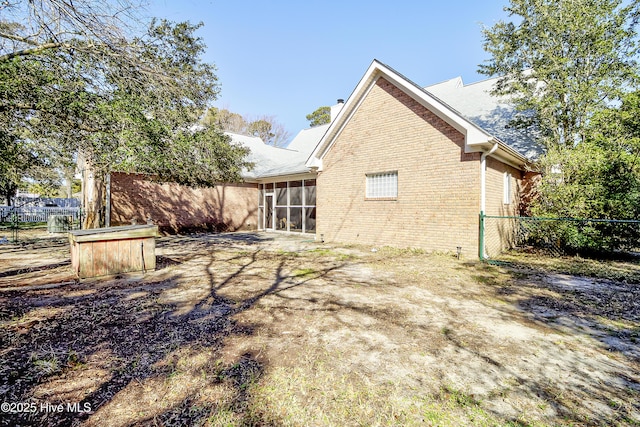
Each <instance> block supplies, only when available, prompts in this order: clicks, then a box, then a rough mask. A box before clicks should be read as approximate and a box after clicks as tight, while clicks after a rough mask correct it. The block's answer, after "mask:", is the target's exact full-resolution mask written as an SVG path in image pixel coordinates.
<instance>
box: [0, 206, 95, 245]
mask: <svg viewBox="0 0 640 427" xmlns="http://www.w3.org/2000/svg"><path fill="white" fill-rule="evenodd" d="M82 218H83V212H82V209H81V208H79V207H65V208H60V207H37V206H30V207H15V206H0V244H2V243H10V242H11V243H18V242H19V241H26V240H35V239H46V238H56V237H66V235H65V233H66V232H67V231H70V230H77V229H80V228H81V225H82Z"/></svg>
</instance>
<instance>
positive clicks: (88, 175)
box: [79, 156, 106, 229]
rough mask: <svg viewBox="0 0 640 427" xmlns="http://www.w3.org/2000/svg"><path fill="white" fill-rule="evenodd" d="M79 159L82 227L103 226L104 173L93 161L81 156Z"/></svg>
mask: <svg viewBox="0 0 640 427" xmlns="http://www.w3.org/2000/svg"><path fill="white" fill-rule="evenodd" d="M82 157H83V159H82V160H79V164H80V165H81V170H82V207H83V209H84V220H83V223H82V228H84V229H88V228H100V227H103V226H104V206H105V195H106V189H105V180H104V174H103V173H102V172H101V171H100V170H99V169H97V168H96V167H95V166H94V164H93V162H91V161H90V160H87V157H85V156H82Z"/></svg>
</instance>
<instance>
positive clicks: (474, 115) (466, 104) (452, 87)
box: [424, 77, 542, 159]
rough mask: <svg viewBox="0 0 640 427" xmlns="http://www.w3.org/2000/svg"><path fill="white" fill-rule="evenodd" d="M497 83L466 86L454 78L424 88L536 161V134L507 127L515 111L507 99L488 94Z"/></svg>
mask: <svg viewBox="0 0 640 427" xmlns="http://www.w3.org/2000/svg"><path fill="white" fill-rule="evenodd" d="M497 81H498V78H497V77H496V78H491V79H487V80H483V81H480V82H476V83H471V84H468V85H465V84H464V83H463V81H462V78H461V77H456V78H454V79H451V80H447V81H444V82H442V83H438V84H434V85H431V86H427V87H425V88H424V89H425V90H426V91H427V92H429V93H431V94H433V95H434V96H436V97H437V98H439V99H441V100H443V101H444V102H445V103H447V104H448V105H450V106H451V107H452V108H454V109H455V110H456V111H458V112H459V113H460V114H461V115H462V116H464V117H465V118H467V119H468V120H470V121H471V122H473V123H474V124H476V125H477V126H479V127H481V128H482V129H484V130H486V131H487V132H489V133H490V134H491V135H493V136H495V137H496V138H498V139H500V140H501V141H503V142H505V143H506V144H508V145H509V146H510V147H511V148H514V149H515V150H516V151H518V152H519V153H520V154H522V155H523V156H525V157H527V158H528V159H535V158H537V157H538V156H539V155H540V154H542V147H541V146H540V144H538V143H537V142H536V138H535V136H536V135H534V134H532V132H526V131H524V130H521V129H515V128H513V127H512V126H510V122H511V121H512V120H513V119H515V117H516V114H517V111H516V109H515V108H514V107H513V105H512V104H510V103H509V101H508V98H505V97H497V96H494V95H491V90H492V89H493V88H494V86H495V84H496V83H497Z"/></svg>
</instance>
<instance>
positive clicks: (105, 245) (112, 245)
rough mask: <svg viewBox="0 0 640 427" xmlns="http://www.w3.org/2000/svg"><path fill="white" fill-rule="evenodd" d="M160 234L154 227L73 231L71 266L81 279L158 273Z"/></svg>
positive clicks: (71, 236) (134, 226) (71, 233)
mask: <svg viewBox="0 0 640 427" xmlns="http://www.w3.org/2000/svg"><path fill="white" fill-rule="evenodd" d="M157 235H158V227H157V226H155V225H128V226H124V227H107V228H95V229H92V230H77V231H70V232H69V244H70V245H71V265H72V267H73V269H74V271H75V272H76V274H77V275H78V277H80V278H81V279H85V278H90V277H100V276H111V275H114V274H119V273H131V272H146V271H149V270H155V268H156V236H157Z"/></svg>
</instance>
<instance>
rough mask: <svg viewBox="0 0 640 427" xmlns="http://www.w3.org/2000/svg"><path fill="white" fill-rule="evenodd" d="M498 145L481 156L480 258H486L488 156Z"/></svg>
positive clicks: (494, 145) (495, 144)
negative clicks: (485, 222)
mask: <svg viewBox="0 0 640 427" xmlns="http://www.w3.org/2000/svg"><path fill="white" fill-rule="evenodd" d="M489 142H491V140H489ZM498 146H499V144H498V143H497V142H495V143H494V144H493V147H491V149H490V150H489V151H485V152H484V153H482V155H481V156H480V236H479V241H478V246H479V251H478V252H479V255H480V260H484V259H485V252H484V249H485V248H484V221H483V218H484V215H485V211H486V209H487V157H488V156H490V155H492V154H493V153H495V152H496V150H497V149H498Z"/></svg>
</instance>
